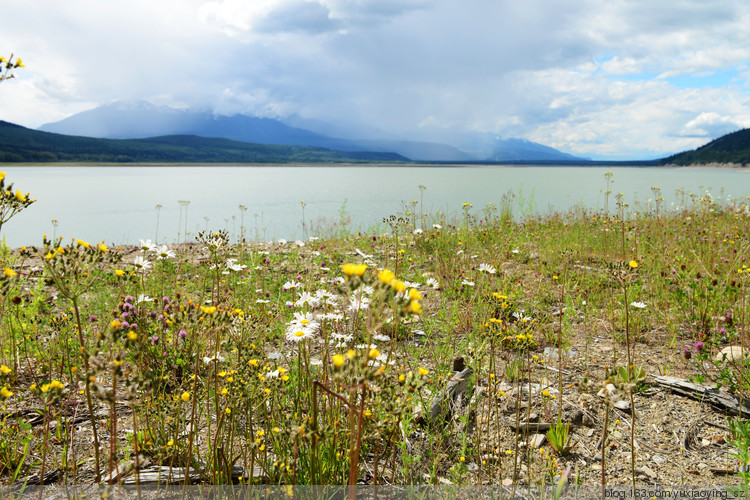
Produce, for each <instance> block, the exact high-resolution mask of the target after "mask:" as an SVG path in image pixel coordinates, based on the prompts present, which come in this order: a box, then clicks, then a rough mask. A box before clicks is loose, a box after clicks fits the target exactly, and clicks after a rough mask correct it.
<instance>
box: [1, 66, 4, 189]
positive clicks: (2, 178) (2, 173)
mask: <svg viewBox="0 0 750 500" xmlns="http://www.w3.org/2000/svg"><path fill="white" fill-rule="evenodd" d="M0 62H3V60H2V58H0ZM4 180H5V172H0V182H1V181H4Z"/></svg>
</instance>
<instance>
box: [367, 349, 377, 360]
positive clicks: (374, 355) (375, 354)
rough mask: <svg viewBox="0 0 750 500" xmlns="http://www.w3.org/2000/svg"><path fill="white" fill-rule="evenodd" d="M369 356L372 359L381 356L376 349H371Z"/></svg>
mask: <svg viewBox="0 0 750 500" xmlns="http://www.w3.org/2000/svg"><path fill="white" fill-rule="evenodd" d="M367 356H368V357H369V358H370V359H375V358H377V357H378V356H380V351H378V350H377V349H375V348H372V349H370V352H369V353H368V354H367Z"/></svg>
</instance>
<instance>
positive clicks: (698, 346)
mask: <svg viewBox="0 0 750 500" xmlns="http://www.w3.org/2000/svg"><path fill="white" fill-rule="evenodd" d="M705 346H706V344H704V343H703V342H696V343H695V344H693V347H694V348H695V350H696V351H697V352H699V353H700V352H702V351H703V348H704V347H705Z"/></svg>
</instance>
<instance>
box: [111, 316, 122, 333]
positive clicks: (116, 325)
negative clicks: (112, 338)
mask: <svg viewBox="0 0 750 500" xmlns="http://www.w3.org/2000/svg"><path fill="white" fill-rule="evenodd" d="M121 327H122V323H120V321H119V320H116V319H113V320H112V322H111V323H110V324H109V329H110V330H111V331H113V332H116V331H117V330H119V329H120V328H121Z"/></svg>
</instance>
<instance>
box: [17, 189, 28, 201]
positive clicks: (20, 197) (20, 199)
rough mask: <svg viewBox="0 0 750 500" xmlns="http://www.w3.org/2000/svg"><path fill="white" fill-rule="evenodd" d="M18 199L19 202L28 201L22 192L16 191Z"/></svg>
mask: <svg viewBox="0 0 750 500" xmlns="http://www.w3.org/2000/svg"><path fill="white" fill-rule="evenodd" d="M16 199H17V200H18V201H26V197H25V196H24V195H23V194H22V193H21V191H19V190H17V189H16Z"/></svg>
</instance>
